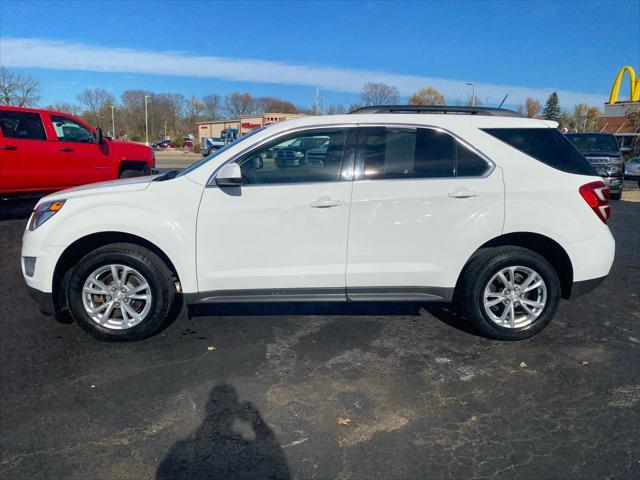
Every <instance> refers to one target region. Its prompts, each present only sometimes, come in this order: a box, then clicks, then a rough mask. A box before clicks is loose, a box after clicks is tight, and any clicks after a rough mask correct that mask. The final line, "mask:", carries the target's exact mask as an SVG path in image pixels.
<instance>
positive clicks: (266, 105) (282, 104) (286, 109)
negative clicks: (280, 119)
mask: <svg viewBox="0 0 640 480" xmlns="http://www.w3.org/2000/svg"><path fill="white" fill-rule="evenodd" d="M257 103H258V109H259V110H260V111H262V112H264V113H267V112H269V113H298V108H297V107H296V106H295V105H294V104H293V103H291V102H288V101H286V100H281V99H279V98H273V97H260V98H258V101H257Z"/></svg>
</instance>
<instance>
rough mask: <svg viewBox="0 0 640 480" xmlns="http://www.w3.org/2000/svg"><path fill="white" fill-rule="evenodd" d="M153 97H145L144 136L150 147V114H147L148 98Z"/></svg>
mask: <svg viewBox="0 0 640 480" xmlns="http://www.w3.org/2000/svg"><path fill="white" fill-rule="evenodd" d="M150 96H151V95H145V96H144V136H145V137H146V139H147V142H146V143H147V146H149V114H148V112H147V98H149V97H150Z"/></svg>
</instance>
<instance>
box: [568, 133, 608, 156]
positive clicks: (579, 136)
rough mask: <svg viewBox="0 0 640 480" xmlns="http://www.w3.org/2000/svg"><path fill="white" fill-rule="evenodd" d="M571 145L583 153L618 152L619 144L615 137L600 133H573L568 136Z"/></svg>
mask: <svg viewBox="0 0 640 480" xmlns="http://www.w3.org/2000/svg"><path fill="white" fill-rule="evenodd" d="M567 138H568V139H569V140H571V143H573V144H574V145H575V147H576V148H577V149H578V150H580V151H581V152H593V151H598V150H600V151H605V152H617V151H618V142H616V138H615V137H614V136H613V135H607V134H598V133H591V134H590V133H573V134H569V135H567Z"/></svg>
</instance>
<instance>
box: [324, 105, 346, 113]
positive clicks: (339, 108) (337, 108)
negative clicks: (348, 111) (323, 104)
mask: <svg viewBox="0 0 640 480" xmlns="http://www.w3.org/2000/svg"><path fill="white" fill-rule="evenodd" d="M344 113H345V111H344V105H340V104H338V105H329V106H328V107H327V111H326V114H327V115H342V114H344Z"/></svg>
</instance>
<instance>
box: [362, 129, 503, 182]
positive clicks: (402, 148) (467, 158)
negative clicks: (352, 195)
mask: <svg viewBox="0 0 640 480" xmlns="http://www.w3.org/2000/svg"><path fill="white" fill-rule="evenodd" d="M362 143H363V152H362V153H361V158H362V160H361V162H362V163H363V165H362V166H361V167H360V168H359V170H363V171H364V175H363V176H364V178H365V179H367V180H384V179H400V178H449V177H456V176H458V177H478V176H482V175H484V174H486V173H487V172H488V171H489V170H490V168H491V164H490V163H489V162H487V161H486V160H485V159H483V158H482V157H481V156H480V155H478V154H477V153H475V152H474V151H472V150H471V149H470V148H468V147H467V146H466V145H463V144H462V143H460V142H459V141H458V140H456V139H455V138H454V137H453V136H451V135H449V134H448V133H446V132H443V131H441V130H437V129H433V128H398V127H368V128H365V129H364V140H363V142H362Z"/></svg>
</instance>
